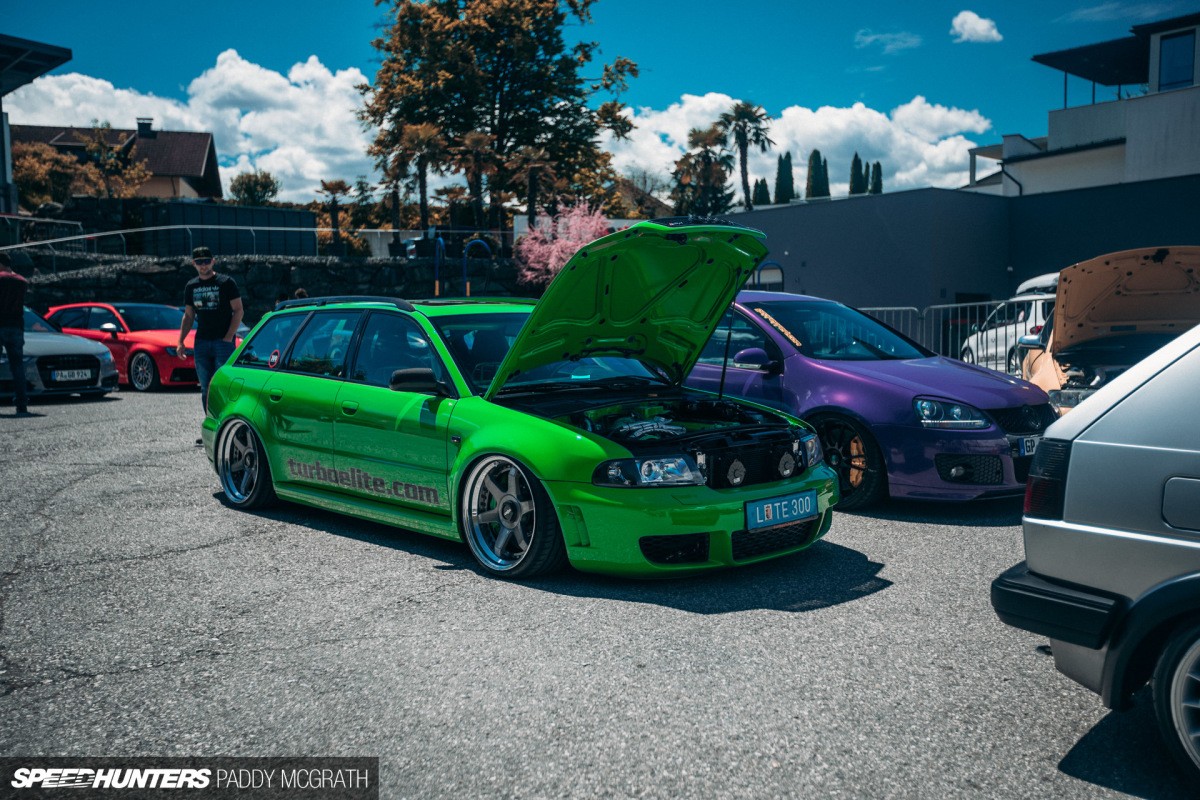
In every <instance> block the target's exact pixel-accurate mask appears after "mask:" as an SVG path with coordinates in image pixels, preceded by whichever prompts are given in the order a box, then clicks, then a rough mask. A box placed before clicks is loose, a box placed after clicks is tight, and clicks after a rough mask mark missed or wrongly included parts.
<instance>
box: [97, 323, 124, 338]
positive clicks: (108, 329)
mask: <svg viewBox="0 0 1200 800" xmlns="http://www.w3.org/2000/svg"><path fill="white" fill-rule="evenodd" d="M100 330H102V331H104V332H105V333H107V334H108V336H109V338H111V339H115V338H117V334H118V333H120V332H121V329H120V328H118V327H117V323H115V322H106V323H104V324H103V325H101V326H100Z"/></svg>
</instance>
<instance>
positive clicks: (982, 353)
mask: <svg viewBox="0 0 1200 800" xmlns="http://www.w3.org/2000/svg"><path fill="white" fill-rule="evenodd" d="M1053 309H1054V292H1053V291H1041V290H1035V291H1033V292H1031V293H1028V294H1018V295H1015V296H1014V297H1012V298H1010V299H1008V300H1005V301H1004V302H1003V303H1000V304H998V305H997V306H996V307H995V308H994V309H992V312H991V313H990V314H988V316H987V317H986V318H985V319H984V321H983V323H982V324H980V325H979V326H978V327H976V326H974V325H972V326H971V330H972V333H971V335H970V336H968V337H967V338H966V341H964V342H963V346H962V350H961V351H960V352H959V354H958V355H959V358H960V359H962V360H963V361H965V362H967V363H968V364H979V365H980V366H984V367H990V368H991V369H995V370H999V371H1001V372H1006V373H1008V374H1009V375H1017V374H1019V373H1020V371H1021V361H1020V354H1019V353H1018V350H1017V344H1018V342H1019V341H1020V339H1021V337H1022V336H1026V335H1028V334H1031V333H1038V332H1040V331H1041V329H1042V326H1043V325H1045V324H1046V317H1047V316H1048V315H1049V314H1050V312H1051V311H1052V310H1053Z"/></svg>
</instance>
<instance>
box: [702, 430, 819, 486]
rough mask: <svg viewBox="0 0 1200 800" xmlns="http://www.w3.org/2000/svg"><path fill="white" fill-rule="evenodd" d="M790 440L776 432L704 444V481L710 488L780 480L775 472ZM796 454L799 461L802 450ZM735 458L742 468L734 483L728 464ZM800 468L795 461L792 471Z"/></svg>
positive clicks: (780, 477)
mask: <svg viewBox="0 0 1200 800" xmlns="http://www.w3.org/2000/svg"><path fill="white" fill-rule="evenodd" d="M792 441H793V440H792V437H791V436H790V435H785V436H778V435H776V436H771V437H769V438H768V437H762V438H757V439H755V440H753V441H750V442H739V443H735V444H729V445H727V446H725V447H711V446H710V447H705V448H704V451H703V452H704V458H705V469H704V474H705V482H706V483H707V484H708V486H709V487H710V488H713V489H728V488H731V487H733V486H754V485H756V484H760V483H770V482H772V481H781V480H784V476H783V475H781V474H779V460H780V459H781V458H782V457H783V454H784V453H790V452H792ZM796 458H797V460H798V461H800V460H802V459H803V458H804V454H803V453H800V454H799V455H798V456H796ZM735 461H739V462H741V465H742V469H744V470H745V477H744V478H742V480H741V482H740V483H736V484H735V483H733V482H732V481H730V479H729V472H730V468H731V467H732V466H733V463H734V462H735ZM803 471H804V468H803V466H802V465H801V464H799V463H798V464H796V467H795V471H794V472H793V473H792V474H793V475H795V474H799V473H800V472H803Z"/></svg>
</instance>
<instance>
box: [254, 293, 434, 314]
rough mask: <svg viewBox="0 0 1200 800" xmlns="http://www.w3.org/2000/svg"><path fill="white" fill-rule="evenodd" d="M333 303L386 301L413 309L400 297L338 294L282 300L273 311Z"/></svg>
mask: <svg viewBox="0 0 1200 800" xmlns="http://www.w3.org/2000/svg"><path fill="white" fill-rule="evenodd" d="M333 303H386V304H388V305H391V306H395V307H396V308H398V309H400V310H401V311H414V310H415V309H414V308H413V305H412V303H410V302H408V301H407V300H405V299H403V298H400V297H382V296H376V295H369V294H339V295H330V296H328V297H301V298H299V299H296V300H283V301H281V302H279V303H276V304H275V309H274V310H275V311H282V310H283V309H285V308H303V307H304V306H327V305H332V304H333Z"/></svg>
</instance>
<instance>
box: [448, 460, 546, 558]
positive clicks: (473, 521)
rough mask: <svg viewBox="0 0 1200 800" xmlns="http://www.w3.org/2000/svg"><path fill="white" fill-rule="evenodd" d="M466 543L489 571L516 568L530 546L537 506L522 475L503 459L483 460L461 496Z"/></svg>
mask: <svg viewBox="0 0 1200 800" xmlns="http://www.w3.org/2000/svg"><path fill="white" fill-rule="evenodd" d="M463 520H464V523H465V524H464V528H465V530H466V534H467V543H468V544H469V545H470V546H471V550H472V552H474V554H475V556H476V557H477V558H478V559H479V561H480V562H481V563H482V564H483V565H484V566H485V567H487V568H488V569H492V570H495V571H497V572H506V571H508V570H511V569H514V568H516V567H517V566H518V565H520V563H521V562H522V560H524V558H525V556H526V555H527V554H528V553H529V549H530V547H531V546H532V544H533V537H534V532H535V531H536V529H537V504H536V503H535V502H534V497H533V490H532V488H531V487H530V485H529V481H528V479H527V478H526V477H525V474H524V472H523V471H522V470H521V468H520V467H518V466H517V465H516V464H515V463H514V462H513V461H511V460H509V459H507V458H505V457H503V456H490V457H488V458H485V459H483V460H482V461H480V462H479V463H478V464H476V465H475V467H474V468H473V469H472V470H471V474H470V476H469V477H468V478H467V483H466V491H465V492H463Z"/></svg>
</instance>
